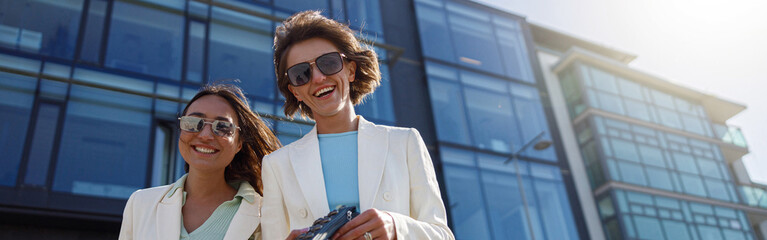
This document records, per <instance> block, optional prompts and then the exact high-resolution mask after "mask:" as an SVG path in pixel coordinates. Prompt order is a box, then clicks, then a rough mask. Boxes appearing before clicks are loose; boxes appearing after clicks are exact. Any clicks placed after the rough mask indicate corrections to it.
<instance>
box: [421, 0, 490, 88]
mask: <svg viewBox="0 0 767 240" xmlns="http://www.w3.org/2000/svg"><path fill="white" fill-rule="evenodd" d="M447 11H448V12H449V16H448V22H449V23H450V28H451V29H450V30H451V31H450V32H451V33H452V36H453V40H454V41H455V46H461V47H458V48H454V51H455V54H456V57H457V58H458V63H459V64H461V65H463V66H467V67H471V68H477V69H481V70H484V71H488V72H492V73H496V74H503V69H502V66H501V57H500V55H499V54H498V53H499V51H498V44H497V43H496V40H495V38H494V37H493V36H494V35H495V33H494V31H493V25H492V24H491V23H490V17H489V16H488V14H487V13H485V12H482V11H479V10H476V9H473V8H469V7H467V6H464V5H461V4H457V3H453V2H448V3H447ZM430 43H431V42H426V44H430Z"/></svg>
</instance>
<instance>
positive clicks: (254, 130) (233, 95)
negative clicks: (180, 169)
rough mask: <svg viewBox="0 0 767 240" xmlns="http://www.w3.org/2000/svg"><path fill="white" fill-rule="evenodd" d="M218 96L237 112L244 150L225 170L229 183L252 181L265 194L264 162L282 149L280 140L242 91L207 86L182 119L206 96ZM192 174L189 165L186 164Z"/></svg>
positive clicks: (195, 96)
mask: <svg viewBox="0 0 767 240" xmlns="http://www.w3.org/2000/svg"><path fill="white" fill-rule="evenodd" d="M207 95H215V96H219V97H222V98H224V99H225V100H226V101H227V102H228V103H229V105H230V106H232V108H233V109H234V112H236V113H237V122H238V123H239V124H238V125H237V126H238V127H240V132H239V141H240V142H242V148H241V149H240V151H239V152H237V154H235V155H234V159H232V162H231V163H230V164H229V165H228V166H226V170H224V178H225V179H226V181H227V182H231V181H236V180H243V181H248V183H250V185H251V186H253V187H254V188H255V189H256V191H257V192H258V193H259V194H262V195H263V192H262V191H263V189H264V186H263V184H262V183H261V159H262V158H263V157H264V156H266V155H267V154H269V153H271V152H273V151H274V150H277V149H278V148H280V147H281V146H282V144H281V143H280V140H279V139H277V137H276V136H274V133H272V131H271V130H270V129H269V127H267V126H266V124H265V123H264V121H262V120H261V117H259V116H258V114H257V113H254V112H253V111H251V110H250V105H248V99H247V98H245V94H244V93H243V92H242V89H240V88H239V87H237V86H235V85H233V84H221V83H218V84H217V83H213V84H209V85H205V86H203V87H202V88H201V89H200V91H199V92H197V94H196V95H194V97H193V98H192V100H191V101H189V104H187V105H186V107H185V108H184V111H183V112H182V114H181V115H182V116H184V115H186V111H187V109H189V106H190V105H192V103H193V102H194V101H196V100H197V99H200V98H201V97H203V96H207ZM184 170H186V172H189V164H185V165H184Z"/></svg>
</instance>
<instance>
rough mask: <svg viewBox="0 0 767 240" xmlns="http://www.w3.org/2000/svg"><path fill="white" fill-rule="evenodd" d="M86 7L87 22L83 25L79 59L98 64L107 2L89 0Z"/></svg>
mask: <svg viewBox="0 0 767 240" xmlns="http://www.w3.org/2000/svg"><path fill="white" fill-rule="evenodd" d="M90 4H91V5H90V6H88V20H87V22H86V24H85V34H84V35H83V40H82V41H83V46H84V47H83V48H82V49H81V50H80V59H81V60H84V61H87V62H91V63H98V62H99V57H100V55H101V44H102V41H103V38H104V37H103V36H102V34H103V33H104V20H105V19H106V12H107V2H106V1H104V0H91V1H90Z"/></svg>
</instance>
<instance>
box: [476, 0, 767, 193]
mask: <svg viewBox="0 0 767 240" xmlns="http://www.w3.org/2000/svg"><path fill="white" fill-rule="evenodd" d="M478 2H481V3H484V4H487V5H490V6H494V7H497V8H501V9H505V10H507V11H510V12H513V13H516V14H518V15H522V16H525V17H526V18H527V21H529V22H532V23H536V24H539V25H542V26H546V27H549V28H552V29H555V30H558V31H560V32H564V33H567V34H570V35H573V36H576V37H579V38H583V39H586V40H590V41H593V42H596V43H599V44H601V45H604V46H608V47H611V48H615V49H619V50H622V51H626V52H630V53H633V54H636V55H637V56H638V57H637V59H636V60H634V61H633V62H632V63H631V64H630V66H631V67H634V68H636V69H640V70H642V71H645V72H649V73H651V74H653V75H656V76H660V77H663V78H665V79H667V80H669V81H671V82H674V83H677V84H680V85H682V86H686V87H689V88H692V89H695V90H698V91H701V92H705V93H709V94H713V95H715V96H717V97H720V98H723V99H727V100H730V101H733V102H736V103H740V104H744V105H746V106H747V109H746V110H745V111H743V112H741V113H740V114H738V115H736V116H735V117H733V118H731V119H730V121H728V122H727V123H728V124H730V125H735V126H740V127H741V129H742V131H743V133H744V135H745V136H746V141H747V142H748V144H749V150H750V151H751V153H750V154H749V155H747V156H745V157H744V158H743V159H744V162H745V163H746V167H747V168H748V171H749V175H750V176H751V178H752V179H753V180H754V181H757V182H761V183H763V184H767V139H766V138H765V136H767V14H765V13H767V1H763V0H730V1H716V0H642V1H635V0H577V1H573V0H534V1H529V0H478Z"/></svg>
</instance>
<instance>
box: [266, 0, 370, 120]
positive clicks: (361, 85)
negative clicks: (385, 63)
mask: <svg viewBox="0 0 767 240" xmlns="http://www.w3.org/2000/svg"><path fill="white" fill-rule="evenodd" d="M310 38H322V39H325V40H328V41H330V42H331V43H333V45H335V47H336V48H338V50H339V51H340V52H341V53H343V54H344V55H346V58H347V59H348V60H350V61H354V62H355V63H356V64H357V68H356V69H355V76H354V81H353V82H351V84H349V88H350V89H349V97H350V98H351V101H352V104H354V105H357V104H359V103H360V102H362V100H363V99H364V98H365V96H366V95H368V94H370V93H373V91H375V88H376V87H378V85H380V82H381V72H380V71H379V69H378V56H377V55H376V53H375V51H373V50H372V49H370V47H368V46H366V45H362V44H360V42H359V41H357V38H355V37H354V32H353V31H352V30H351V29H350V28H349V26H347V25H344V24H341V23H339V22H336V21H335V20H332V19H329V18H326V17H325V16H322V14H320V12H319V11H303V12H299V13H296V14H294V15H293V16H290V17H289V18H288V19H286V20H285V21H284V22H282V26H279V27H277V30H276V32H275V34H274V72H275V74H277V87H279V88H280V92H282V96H284V97H285V105H284V109H285V115H286V116H288V117H289V118H292V116H293V114H295V113H296V112H297V111H298V112H299V113H300V114H301V116H304V117H309V118H312V119H313V116H312V110H311V109H310V108H309V106H308V105H306V104H305V103H303V102H300V101H298V99H296V97H295V96H293V93H291V92H290V89H288V85H289V84H290V83H289V81H288V79H287V77H286V76H285V71H286V69H287V67H288V66H285V65H286V64H287V60H286V59H287V57H286V56H287V52H289V51H290V46H291V45H293V44H296V43H299V42H301V41H304V40H307V39H310Z"/></svg>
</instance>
